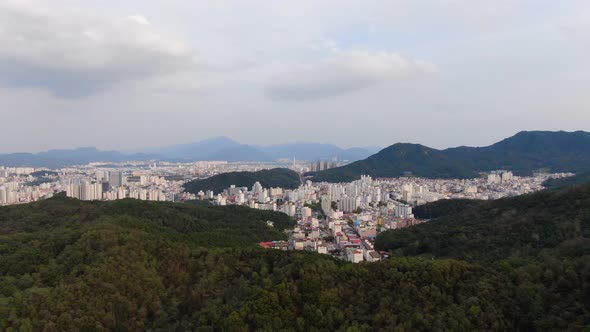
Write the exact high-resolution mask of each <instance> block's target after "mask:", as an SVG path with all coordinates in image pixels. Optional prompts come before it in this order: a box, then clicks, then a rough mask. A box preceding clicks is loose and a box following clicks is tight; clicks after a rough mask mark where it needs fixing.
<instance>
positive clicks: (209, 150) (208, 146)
mask: <svg viewBox="0 0 590 332" xmlns="http://www.w3.org/2000/svg"><path fill="white" fill-rule="evenodd" d="M240 145H241V144H240V143H238V142H236V141H234V140H232V139H231V138H229V137H224V136H220V137H213V138H209V139H206V140H202V141H199V142H194V143H188V144H177V145H171V146H167V147H163V148H160V149H152V150H151V151H152V152H154V153H156V154H158V155H161V156H162V157H164V158H173V159H186V160H214V159H212V158H211V156H213V155H215V154H217V153H219V152H220V151H223V150H225V149H230V148H237V147H239V146H240ZM224 160H225V159H224Z"/></svg>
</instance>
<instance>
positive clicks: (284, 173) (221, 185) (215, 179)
mask: <svg viewBox="0 0 590 332" xmlns="http://www.w3.org/2000/svg"><path fill="white" fill-rule="evenodd" d="M257 181H258V182H260V184H261V185H262V186H263V187H265V188H270V187H281V188H286V189H295V188H297V187H298V186H299V185H300V179H299V174H297V172H295V171H292V170H290V169H286V168H273V169H266V170H261V171H258V172H228V173H222V174H219V175H214V176H212V177H209V178H206V179H202V180H193V181H190V182H188V183H186V184H185V185H184V188H185V190H186V191H188V192H191V193H198V192H199V191H201V190H202V191H207V190H213V192H214V193H216V194H217V193H220V192H222V191H223V190H224V189H227V188H229V187H230V186H231V185H236V187H249V188H250V187H252V185H253V184H254V183H255V182H257Z"/></svg>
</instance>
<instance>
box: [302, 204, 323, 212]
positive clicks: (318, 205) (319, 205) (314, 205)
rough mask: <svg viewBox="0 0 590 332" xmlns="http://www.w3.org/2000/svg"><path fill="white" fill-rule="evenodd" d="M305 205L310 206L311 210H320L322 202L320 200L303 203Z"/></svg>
mask: <svg viewBox="0 0 590 332" xmlns="http://www.w3.org/2000/svg"><path fill="white" fill-rule="evenodd" d="M305 206H307V207H308V208H310V209H311V210H312V211H313V212H322V203H321V202H315V203H305Z"/></svg>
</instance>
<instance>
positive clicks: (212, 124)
mask: <svg viewBox="0 0 590 332" xmlns="http://www.w3.org/2000/svg"><path fill="white" fill-rule="evenodd" d="M588 59H590V1H586V0H583V1H581V0H564V1H554V0H529V1H517V0H489V1H483V0H408V1H396V0H387V1H384V0H381V1H373V0H363V1H358V0H356V1H352V0H325V1H322V0H297V1H281V0H276V1H267V0H260V1H258V0H248V1H247V0H219V1H189V0H185V1H181V0H126V1H120V0H118V1H112V0H85V1H80V0H37V1H34V0H0V123H1V124H2V125H1V129H0V133H1V134H0V152H1V153H8V152H17V151H29V152H36V151H43V150H48V149H54V148H74V147H80V146H96V147H98V148H101V149H114V150H123V151H131V150H141V149H143V148H148V147H158V146H165V145H169V144H178V143H188V142H193V141H199V140H202V139H205V138H208V137H214V136H229V137H231V138H233V139H235V140H238V141H240V142H242V143H247V144H278V143H286V142H320V143H332V144H336V145H339V146H342V147H353V146H381V147H384V146H388V145H390V144H393V143H396V142H412V143H421V144H424V145H427V146H431V147H435V148H446V147H451V146H459V145H469V146H484V145H489V144H491V143H494V142H496V141H499V140H501V139H502V138H505V137H508V136H511V135H513V134H515V133H517V132H518V131H521V130H567V131H573V130H590V92H589V91H590V90H589V88H590V64H589V63H588Z"/></svg>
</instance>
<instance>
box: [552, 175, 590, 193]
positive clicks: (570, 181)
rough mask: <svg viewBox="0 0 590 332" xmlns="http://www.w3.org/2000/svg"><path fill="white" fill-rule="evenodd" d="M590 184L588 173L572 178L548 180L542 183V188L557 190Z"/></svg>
mask: <svg viewBox="0 0 590 332" xmlns="http://www.w3.org/2000/svg"><path fill="white" fill-rule="evenodd" d="M589 183H590V172H588V171H586V172H580V173H578V174H576V175H574V176H570V177H567V178H561V179H549V180H547V181H545V182H543V186H544V187H546V188H547V189H559V188H565V187H572V186H578V185H583V184H589Z"/></svg>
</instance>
